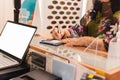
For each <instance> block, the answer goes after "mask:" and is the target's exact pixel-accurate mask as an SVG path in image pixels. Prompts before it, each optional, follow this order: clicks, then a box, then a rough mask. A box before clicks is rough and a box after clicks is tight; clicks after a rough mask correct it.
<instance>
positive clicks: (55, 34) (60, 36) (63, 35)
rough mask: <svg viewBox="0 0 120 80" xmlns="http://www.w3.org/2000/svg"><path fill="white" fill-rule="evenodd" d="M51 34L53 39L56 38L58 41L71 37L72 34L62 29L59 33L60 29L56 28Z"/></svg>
mask: <svg viewBox="0 0 120 80" xmlns="http://www.w3.org/2000/svg"><path fill="white" fill-rule="evenodd" d="M51 34H52V36H53V38H55V39H57V40H61V39H63V38H69V37H70V32H69V31H68V30H67V29H60V31H59V30H58V28H54V29H53V30H52V33H51Z"/></svg>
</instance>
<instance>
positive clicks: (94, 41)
mask: <svg viewBox="0 0 120 80" xmlns="http://www.w3.org/2000/svg"><path fill="white" fill-rule="evenodd" d="M79 39H80V40H79V41H80V42H79V43H80V44H79V45H80V46H84V47H88V46H89V45H90V46H89V48H91V49H96V47H97V49H98V50H101V51H106V49H105V47H104V43H103V39H98V38H94V37H89V36H85V37H81V38H79Z"/></svg>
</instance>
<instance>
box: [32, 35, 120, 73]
mask: <svg viewBox="0 0 120 80" xmlns="http://www.w3.org/2000/svg"><path fill="white" fill-rule="evenodd" d="M46 37H47V38H51V37H48V36H44V37H43V36H42V35H41V36H38V35H37V36H35V37H34V38H33V40H32V42H31V45H32V46H34V47H37V48H41V49H44V50H46V51H48V52H51V53H53V54H55V55H58V56H61V57H64V58H67V59H74V60H77V61H79V62H83V63H86V64H88V65H91V66H94V67H97V68H100V69H102V70H105V71H110V70H111V69H114V68H116V67H118V66H119V65H116V66H115V65H110V66H109V65H108V64H107V60H108V59H107V53H106V52H101V51H98V52H96V51H95V50H91V49H88V50H86V51H85V48H82V47H79V48H74V47H67V46H64V45H61V46H57V47H56V46H51V45H47V44H41V43H40V41H41V40H43V39H46ZM106 65H108V66H109V67H107V66H106Z"/></svg>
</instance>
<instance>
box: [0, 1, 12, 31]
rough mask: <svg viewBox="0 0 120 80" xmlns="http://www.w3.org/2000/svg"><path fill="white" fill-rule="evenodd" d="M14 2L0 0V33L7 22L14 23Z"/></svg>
mask: <svg viewBox="0 0 120 80" xmlns="http://www.w3.org/2000/svg"><path fill="white" fill-rule="evenodd" d="M13 10H14V5H13V0H0V32H1V30H2V28H3V27H4V24H5V22H6V21H7V20H12V21H13V15H14V13H13Z"/></svg>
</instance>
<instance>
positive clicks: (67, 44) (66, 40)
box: [61, 38, 74, 46]
mask: <svg viewBox="0 0 120 80" xmlns="http://www.w3.org/2000/svg"><path fill="white" fill-rule="evenodd" d="M61 42H62V43H64V45H65V46H73V45H74V41H73V40H72V39H70V38H67V39H62V40H61Z"/></svg>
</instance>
